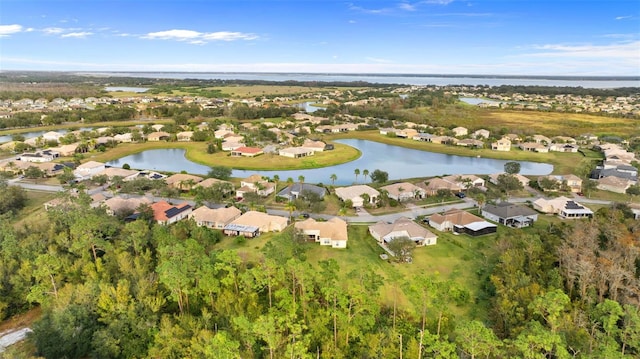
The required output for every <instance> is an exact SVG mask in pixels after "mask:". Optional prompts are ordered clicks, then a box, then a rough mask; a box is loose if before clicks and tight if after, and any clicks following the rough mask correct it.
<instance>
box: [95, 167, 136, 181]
mask: <svg viewBox="0 0 640 359" xmlns="http://www.w3.org/2000/svg"><path fill="white" fill-rule="evenodd" d="M138 173H140V172H139V171H136V170H127V169H124V168H119V167H106V168H105V169H104V171H102V172H100V173H98V174H97V175H99V176H101V175H104V176H107V178H108V179H109V180H112V179H113V178H114V177H120V178H122V179H123V180H124V181H130V180H133V179H135V178H136V177H138Z"/></svg>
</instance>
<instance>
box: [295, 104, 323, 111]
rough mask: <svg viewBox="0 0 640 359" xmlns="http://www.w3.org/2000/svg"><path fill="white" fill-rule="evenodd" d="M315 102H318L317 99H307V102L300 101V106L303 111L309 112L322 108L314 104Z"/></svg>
mask: <svg viewBox="0 0 640 359" xmlns="http://www.w3.org/2000/svg"><path fill="white" fill-rule="evenodd" d="M315 103H316V102H315V101H307V102H303V103H299V104H298V107H300V108H301V109H302V110H303V111H305V112H307V113H312V112H316V111H318V110H319V109H320V108H321V107H318V106H313V104H315Z"/></svg>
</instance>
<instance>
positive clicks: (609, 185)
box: [596, 176, 636, 193]
mask: <svg viewBox="0 0 640 359" xmlns="http://www.w3.org/2000/svg"><path fill="white" fill-rule="evenodd" d="M596 181H597V182H598V185H597V186H596V188H598V189H599V190H603V191H609V192H615V193H627V188H629V187H631V186H633V185H634V184H635V183H636V182H635V181H632V180H630V179H627V178H620V177H615V176H607V177H603V178H600V179H598V180H596Z"/></svg>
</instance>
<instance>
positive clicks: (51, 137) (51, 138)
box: [42, 131, 64, 142]
mask: <svg viewBox="0 0 640 359" xmlns="http://www.w3.org/2000/svg"><path fill="white" fill-rule="evenodd" d="M62 137H64V134H62V133H60V132H55V131H49V132H46V133H44V134H43V135H42V139H43V140H44V141H45V142H60V139H61V138H62Z"/></svg>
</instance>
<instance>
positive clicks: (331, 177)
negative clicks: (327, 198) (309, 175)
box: [329, 173, 338, 186]
mask: <svg viewBox="0 0 640 359" xmlns="http://www.w3.org/2000/svg"><path fill="white" fill-rule="evenodd" d="M329 179H330V180H331V185H332V186H333V185H335V184H336V181H337V180H338V175H336V174H335V173H332V174H331V176H329Z"/></svg>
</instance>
